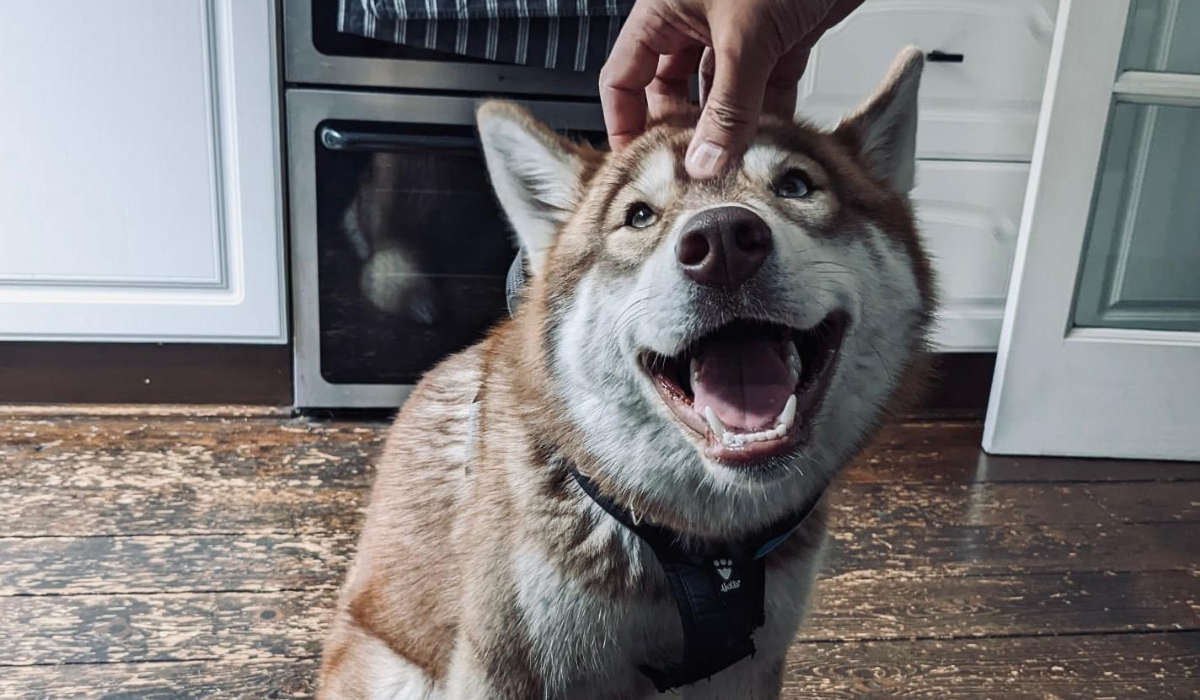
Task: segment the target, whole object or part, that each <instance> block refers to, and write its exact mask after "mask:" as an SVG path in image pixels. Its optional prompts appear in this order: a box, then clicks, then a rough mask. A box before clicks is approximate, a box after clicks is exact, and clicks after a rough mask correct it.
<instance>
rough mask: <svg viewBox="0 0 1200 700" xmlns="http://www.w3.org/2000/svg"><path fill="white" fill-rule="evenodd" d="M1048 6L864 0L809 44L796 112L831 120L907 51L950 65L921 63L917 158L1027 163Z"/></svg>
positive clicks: (1049, 31)
mask: <svg viewBox="0 0 1200 700" xmlns="http://www.w3.org/2000/svg"><path fill="white" fill-rule="evenodd" d="M1056 8H1057V0H867V2H866V3H865V4H864V5H863V6H862V7H860V8H859V9H858V10H857V11H855V12H854V14H852V15H850V17H849V18H847V19H846V21H845V22H843V23H842V24H840V25H838V26H837V27H835V28H834V29H832V30H830V31H829V33H827V34H826V35H825V37H824V38H822V39H821V41H820V42H819V43H818V44H817V46H816V49H815V50H814V51H813V55H812V57H811V59H810V62H809V67H808V70H807V71H806V73H805V77H804V79H803V81H802V82H801V86H800V88H801V89H800V101H799V112H800V114H801V115H803V116H806V117H809V118H811V119H813V120H814V121H817V122H820V123H832V122H836V120H837V119H838V118H840V117H841V115H843V114H845V113H846V112H847V111H849V110H852V109H853V108H854V107H856V106H857V105H858V103H859V102H860V101H861V100H862V99H863V97H864V96H865V95H868V94H870V93H871V91H872V90H873V89H874V88H875V86H876V85H877V84H878V82H879V79H880V76H881V74H882V73H883V71H884V70H885V69H886V68H887V66H888V65H890V63H891V60H892V58H893V57H894V56H895V55H896V53H897V52H898V51H899V50H900V49H901V48H902V47H905V46H909V45H913V46H917V47H920V48H921V49H922V50H924V51H925V52H927V53H929V52H933V51H940V52H942V53H943V54H948V56H945V58H949V59H951V60H950V61H945V60H943V61H933V60H931V61H929V63H928V64H927V65H926V68H925V73H924V75H923V77H922V83H921V126H920V131H919V135H918V144H917V148H918V155H919V157H922V158H962V159H970V160H1016V161H1021V160H1029V156H1030V154H1031V153H1032V151H1033V136H1034V131H1035V129H1036V126H1037V116H1038V109H1039V106H1040V103H1041V98H1042V87H1043V84H1044V81H1045V75H1046V65H1047V62H1048V60H1049V55H1050V42H1051V39H1052V37H1053V32H1054V19H1055V13H1056ZM960 56H961V62H957V61H958V59H959V57H960Z"/></svg>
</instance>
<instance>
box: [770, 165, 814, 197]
mask: <svg viewBox="0 0 1200 700" xmlns="http://www.w3.org/2000/svg"><path fill="white" fill-rule="evenodd" d="M811 191H812V184H811V183H810V182H809V181H808V176H807V175H805V174H804V173H803V172H802V171H800V170H789V171H787V172H786V173H784V174H783V175H782V176H780V178H779V179H778V180H776V181H775V194H777V195H779V196H780V197H783V198H784V199H803V198H804V197H807V196H808V193H809V192H811Z"/></svg>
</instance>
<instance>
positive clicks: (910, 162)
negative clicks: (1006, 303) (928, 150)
mask: <svg viewBox="0 0 1200 700" xmlns="http://www.w3.org/2000/svg"><path fill="white" fill-rule="evenodd" d="M924 65H925V55H924V54H923V53H922V52H921V50H920V49H918V48H916V47H912V46H910V47H908V48H906V49H903V50H901V51H900V54H899V55H897V56H896V60H895V61H893V62H892V67H891V69H890V70H888V74H887V77H885V78H884V79H883V82H882V83H880V84H879V87H878V88H876V90H875V94H874V95H871V97H870V98H868V99H867V101H866V102H865V103H864V104H863V105H862V106H861V107H859V108H858V109H857V110H856V111H855V112H853V113H852V114H849V115H847V116H846V117H845V118H843V119H842V122H841V123H840V124H838V127H837V129H835V130H834V135H835V136H837V137H838V138H839V139H841V141H842V142H843V143H845V144H847V145H848V146H849V147H851V148H853V149H856V150H858V151H859V152H861V153H862V155H863V157H864V158H865V159H866V161H867V164H868V165H869V166H870V168H871V172H872V173H873V174H874V175H875V176H876V177H878V178H879V179H881V180H883V181H885V182H888V183H889V184H891V186H892V187H893V188H895V190H896V191H897V192H901V193H906V192H908V191H909V190H911V189H912V187H913V180H914V171H915V169H916V165H917V164H916V154H917V88H919V87H920V85H921V69H922V67H924Z"/></svg>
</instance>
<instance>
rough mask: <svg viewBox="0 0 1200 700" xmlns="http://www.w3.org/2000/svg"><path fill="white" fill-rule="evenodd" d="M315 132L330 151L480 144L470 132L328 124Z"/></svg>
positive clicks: (472, 146)
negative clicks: (422, 131) (346, 128)
mask: <svg viewBox="0 0 1200 700" xmlns="http://www.w3.org/2000/svg"><path fill="white" fill-rule="evenodd" d="M317 133H318V135H319V137H320V139H321V145H322V146H324V147H325V148H328V149H329V150H331V151H376V152H377V151H406V150H410V149H414V148H420V149H443V148H466V149H471V150H477V149H478V148H479V142H478V141H476V140H475V139H474V138H471V137H470V136H436V135H427V134H385V133H372V132H370V131H342V130H341V129H334V128H333V127H329V126H323V127H321V128H320V130H319V131H318V132H317Z"/></svg>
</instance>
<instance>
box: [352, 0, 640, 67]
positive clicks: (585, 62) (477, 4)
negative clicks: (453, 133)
mask: <svg viewBox="0 0 1200 700" xmlns="http://www.w3.org/2000/svg"><path fill="white" fill-rule="evenodd" d="M632 8H633V0H338V31H340V32H343V33H348V34H356V35H359V36H364V37H368V38H371V39H378V40H381V41H390V42H394V43H397V44H405V45H408V46H416V47H420V48H425V49H431V50H434V51H443V52H447V53H453V54H458V55H460V56H470V57H472V58H480V59H486V60H489V61H501V62H504V63H513V64H517V65H526V66H538V67H542V68H550V69H560V70H573V71H577V72H581V73H582V72H594V71H596V70H599V68H600V66H601V65H603V64H604V60H605V59H606V58H607V57H608V52H609V50H610V49H611V48H612V45H613V42H614V41H616V38H617V32H618V31H619V30H620V29H621V23H622V22H624V20H625V17H626V16H628V14H629V11H630V10H631V9H632Z"/></svg>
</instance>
